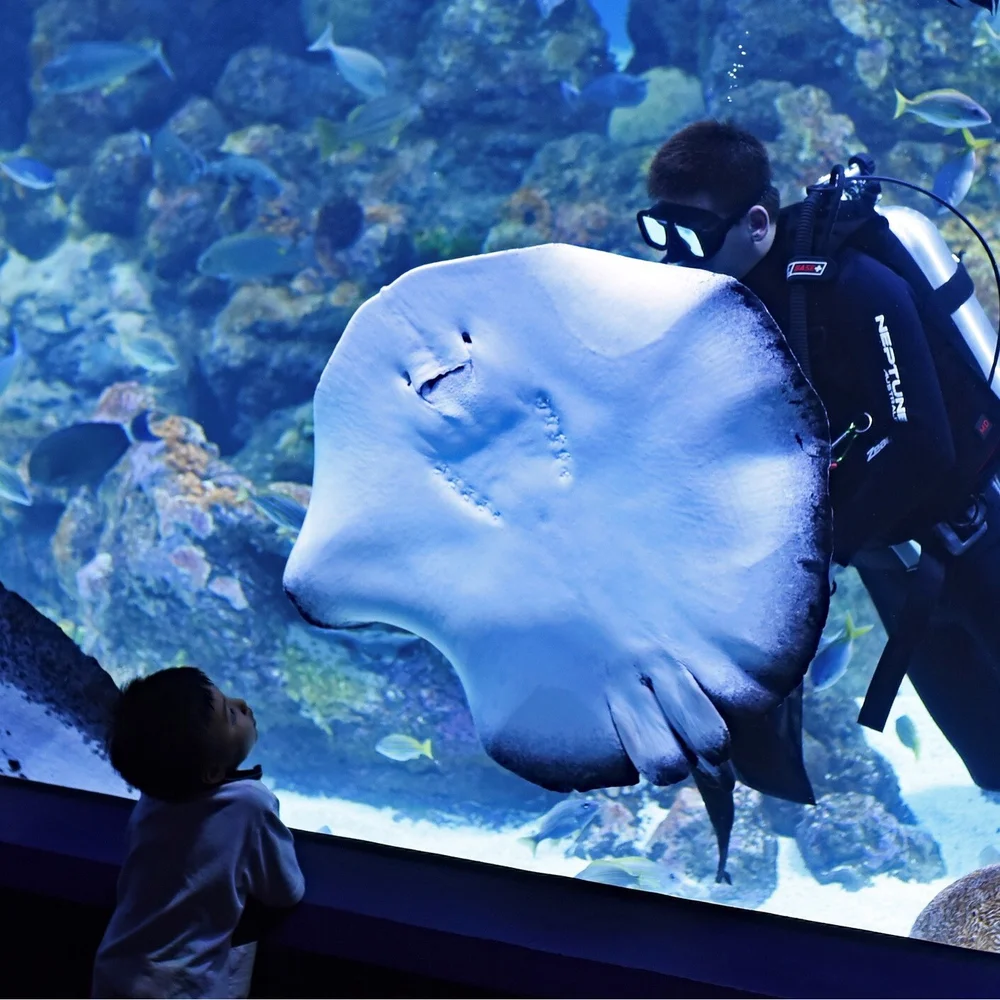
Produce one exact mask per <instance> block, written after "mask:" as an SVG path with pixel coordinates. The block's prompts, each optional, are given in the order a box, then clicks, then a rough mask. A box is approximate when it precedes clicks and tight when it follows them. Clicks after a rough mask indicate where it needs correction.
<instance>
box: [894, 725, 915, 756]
mask: <svg viewBox="0 0 1000 1000" xmlns="http://www.w3.org/2000/svg"><path fill="white" fill-rule="evenodd" d="M896 735H897V736H898V737H899V742H900V743H902V744H903V746H904V747H906V748H907V750H912V751H913V756H914V757H916V758H917V760H919V759H920V737H919V736H918V735H917V727H916V726H915V725H914V724H913V719H911V718H910V717H909V716H908V715H901V716H900V717H899V718H898V719H897V720H896Z"/></svg>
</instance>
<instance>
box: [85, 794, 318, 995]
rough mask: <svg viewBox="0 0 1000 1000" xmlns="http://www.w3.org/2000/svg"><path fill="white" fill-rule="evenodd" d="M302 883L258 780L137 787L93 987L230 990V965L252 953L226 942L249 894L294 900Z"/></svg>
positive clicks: (136, 991) (270, 798)
mask: <svg viewBox="0 0 1000 1000" xmlns="http://www.w3.org/2000/svg"><path fill="white" fill-rule="evenodd" d="M304 891H305V883H304V882H303V879H302V872H301V870H300V869H299V863H298V860H297V859H296V857H295V847H294V844H293V842H292V834H291V831H290V830H289V829H288V827H286V826H285V824H284V823H282V822H281V820H280V819H279V818H278V800H277V798H275V796H274V794H273V793H272V792H271V791H270V790H269V789H268V788H267V787H266V786H264V785H262V784H261V783H260V781H255V780H252V779H243V780H239V781H232V782H229V783H226V784H223V785H219V786H218V787H217V788H215V789H213V790H212V791H210V792H207V793H206V794H204V795H201V796H199V797H197V798H195V799H192V800H191V801H189V802H163V801H161V800H159V799H153V798H150V797H149V796H146V795H143V796H141V797H140V798H139V801H138V803H137V804H136V806H135V809H134V810H133V811H132V817H131V819H130V820H129V825H128V850H127V853H126V856H125V863H124V864H123V865H122V870H121V875H120V876H119V878H118V905H117V907H116V908H115V912H114V915H113V916H112V917H111V923H110V924H108V929H107V930H106V931H105V933H104V939H103V940H102V941H101V946H100V948H99V949H98V951H97V958H96V960H95V962H94V979H93V992H92V995H93V996H95V997H213V998H214V997H230V996H232V995H234V994H233V993H232V992H231V990H232V989H233V986H231V985H230V981H231V980H232V979H234V978H239V976H240V970H239V969H238V968H234V966H238V965H239V964H240V960H243V961H242V964H243V965H244V966H245V965H246V964H247V963H246V959H247V958H249V962H250V963H252V961H253V950H254V949H253V948H252V947H251V948H249V950H248V951H247V950H245V949H244V948H232V947H231V945H230V938H231V935H232V933H233V930H234V929H235V928H236V925H237V923H239V919H240V916H241V915H242V913H243V907H244V905H245V903H246V900H247V897H248V896H253V897H254V898H255V899H257V900H259V901H260V902H262V903H264V904H265V905H267V906H292V905H294V904H295V903H297V902H298V901H299V900H300V899H301V898H302V894H303V892H304ZM251 967H252V966H251ZM247 975H248V971H247V970H244V975H243V977H244V978H246V976H247ZM243 988H245V986H244V987H243ZM242 995H243V996H245V995H246V994H245V993H243V994H242Z"/></svg>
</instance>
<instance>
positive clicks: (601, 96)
mask: <svg viewBox="0 0 1000 1000" xmlns="http://www.w3.org/2000/svg"><path fill="white" fill-rule="evenodd" d="M560 88H561V90H562V95H563V99H564V100H565V101H566V103H567V104H568V105H569V106H570V107H571V108H574V109H575V108H577V107H579V106H581V105H588V104H589V105H592V106H593V107H597V108H605V109H607V110H610V109H612V108H634V107H636V105H638V104H642V102H643V101H644V100H645V99H646V93H647V91H648V89H649V82H648V81H647V80H644V79H643V78H642V77H641V76H631V75H630V74H628V73H605V74H604V75H603V76H598V77H596V78H595V79H593V80H591V81H590V83H588V84H587V85H586V86H585V87H583V88H582V89H581V90H578V89H577V88H576V87H574V86H573V84H571V83H567V82H566V81H563V82H562V84H561V85H560Z"/></svg>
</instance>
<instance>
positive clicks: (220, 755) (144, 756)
mask: <svg viewBox="0 0 1000 1000" xmlns="http://www.w3.org/2000/svg"><path fill="white" fill-rule="evenodd" d="M256 741H257V723H256V721H255V720H254V717H253V712H252V711H251V710H250V708H249V706H248V705H247V703H246V702H245V701H243V700H242V699H241V698H227V697H226V696H225V695H224V694H223V693H222V692H221V691H220V690H219V689H218V688H217V687H216V686H215V685H214V684H213V683H212V682H211V681H210V680H209V679H208V678H207V677H206V676H205V674H204V673H202V671H200V670H199V669H198V668H197V667H172V668H170V669H168V670H160V671H158V672H157V673H155V674H150V675H149V676H148V677H137V678H135V679H134V680H131V681H129V682H128V683H127V684H126V685H125V687H124V688H123V689H122V693H121V696H120V697H119V699H118V702H117V704H116V705H115V709H114V713H113V715H112V720H111V731H110V734H109V739H108V753H109V756H110V757H111V763H112V765H113V766H114V768H115V770H116V771H117V772H118V773H119V774H120V775H121V776H122V777H123V778H124V779H125V780H126V781H127V782H128V783H129V784H130V785H132V786H134V787H135V788H138V789H139V791H140V792H144V793H145V794H146V795H152V796H153V797H154V798H158V799H167V800H171V801H177V800H180V799H186V798H190V797H191V796H192V795H196V794H197V793H198V792H202V791H204V790H205V789H206V788H208V787H211V786H212V785H218V784H220V783H221V782H222V780H223V779H224V778H225V776H226V774H227V772H229V771H231V770H232V769H234V768H236V767H239V765H240V764H241V763H242V762H243V761H244V760H245V759H246V757H247V755H248V754H249V753H250V751H251V749H253V745H254V743H255V742H256Z"/></svg>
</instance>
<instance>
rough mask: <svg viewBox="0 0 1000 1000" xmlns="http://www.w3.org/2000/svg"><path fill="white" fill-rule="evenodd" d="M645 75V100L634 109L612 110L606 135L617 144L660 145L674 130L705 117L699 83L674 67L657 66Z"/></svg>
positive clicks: (693, 77) (695, 78) (703, 99)
mask: <svg viewBox="0 0 1000 1000" xmlns="http://www.w3.org/2000/svg"><path fill="white" fill-rule="evenodd" d="M644 75H645V78H646V80H647V81H648V84H649V86H648V89H647V92H646V99H645V100H644V101H643V102H642V104H640V105H638V107H634V108H615V110H614V111H612V112H611V119H610V121H609V122H608V135H609V136H610V138H611V139H612V141H613V142H616V143H619V144H620V145H636V144H640V143H657V144H659V143H661V142H663V141H664V140H665V139H666V138H667V137H668V136H669V135H671V134H672V133H673V132H675V131H677V129H679V128H681V127H683V126H684V125H687V124H688V123H689V122H693V121H696V120H697V119H699V118H703V117H704V116H705V98H704V96H703V95H702V91H701V81H700V80H699V79H698V78H697V77H695V76H690V75H689V74H687V73H685V72H684V70H681V69H676V68H675V67H657V68H655V69H651V70H649V71H648V72H647V73H646V74H644Z"/></svg>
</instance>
